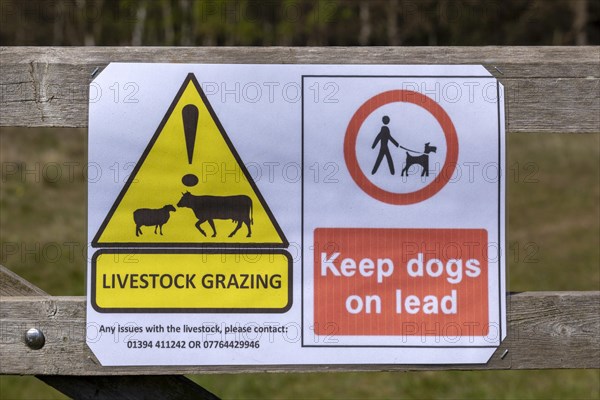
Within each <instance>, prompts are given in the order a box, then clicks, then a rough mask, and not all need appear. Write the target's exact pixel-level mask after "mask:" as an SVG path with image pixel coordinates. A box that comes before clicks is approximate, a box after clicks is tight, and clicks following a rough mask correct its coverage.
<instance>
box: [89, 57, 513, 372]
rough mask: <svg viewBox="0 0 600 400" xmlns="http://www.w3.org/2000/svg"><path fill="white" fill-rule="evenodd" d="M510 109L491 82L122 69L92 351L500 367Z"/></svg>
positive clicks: (344, 71) (111, 132)
mask: <svg viewBox="0 0 600 400" xmlns="http://www.w3.org/2000/svg"><path fill="white" fill-rule="evenodd" d="M503 98H504V97H503V87H502V85H501V84H500V83H499V82H498V81H497V80H496V79H495V78H494V77H493V76H492V75H491V74H490V73H489V72H487V70H486V69H485V68H483V67H482V66H465V65H445V66H440V65H435V66H434V65H430V66H427V65H418V66H408V65H398V66H396V65H394V66H391V65H386V66H383V65H380V66H368V65H360V66H359V65H186V64H122V63H113V64H110V65H109V66H108V67H107V68H106V69H105V70H104V71H102V73H101V74H100V75H99V76H98V77H97V78H96V79H95V80H94V81H93V82H92V83H91V86H90V109H89V163H90V164H89V185H88V188H89V189H88V190H89V200H88V202H89V212H88V237H89V241H90V243H91V245H90V251H89V257H88V258H89V261H88V282H87V293H88V295H87V296H88V309H87V319H88V325H87V326H88V328H87V343H88V345H89V346H90V348H91V349H92V351H93V352H94V354H95V355H96V356H97V358H98V360H99V361H100V362H101V363H102V365H267V364H271V365H273V364H275V365H276V364H286V365H289V364H452V363H461V364H464V363H485V362H487V360H488V359H489V357H490V356H491V355H492V354H493V352H494V351H495V349H496V348H497V347H498V346H499V345H500V343H501V341H502V340H503V339H504V338H505V336H506V302H505V291H506V290H505V285H506V282H505V257H504V250H505V211H504V210H505V201H504V197H505V184H504V176H503V174H502V172H503V168H504V165H505V131H504V105H503Z"/></svg>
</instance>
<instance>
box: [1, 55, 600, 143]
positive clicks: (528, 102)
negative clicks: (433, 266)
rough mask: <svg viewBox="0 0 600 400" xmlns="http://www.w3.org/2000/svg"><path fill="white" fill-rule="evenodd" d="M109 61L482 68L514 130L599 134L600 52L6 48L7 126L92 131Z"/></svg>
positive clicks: (3, 69) (3, 121)
mask: <svg viewBox="0 0 600 400" xmlns="http://www.w3.org/2000/svg"><path fill="white" fill-rule="evenodd" d="M110 62H163V63H217V64H219V63H255V64H266V63H268V64H371V63H373V64H482V65H484V66H485V67H486V68H487V69H488V70H489V71H490V72H491V73H492V74H493V75H495V76H496V77H497V78H498V79H499V80H500V82H502V83H503V84H504V85H505V87H506V94H507V96H506V97H507V127H508V131H509V132H565V133H567V132H600V47H598V46H589V47H352V48H346V47H327V48H319V47H295V48H292V47H262V48H256V47H195V48H185V47H182V48H170V47H79V48H78V47H1V48H0V89H1V93H0V94H1V96H0V126H31V127H33V126H55V127H85V126H87V109H88V104H87V98H88V85H89V83H90V82H91V80H92V77H91V73H92V72H93V71H94V70H95V69H96V68H99V70H100V71H101V70H102V69H103V68H104V67H105V66H106V65H108V63H110Z"/></svg>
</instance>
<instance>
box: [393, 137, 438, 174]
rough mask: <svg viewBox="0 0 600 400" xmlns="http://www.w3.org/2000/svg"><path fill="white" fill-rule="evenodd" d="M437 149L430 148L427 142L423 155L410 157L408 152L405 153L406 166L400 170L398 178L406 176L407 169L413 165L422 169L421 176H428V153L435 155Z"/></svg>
mask: <svg viewBox="0 0 600 400" xmlns="http://www.w3.org/2000/svg"><path fill="white" fill-rule="evenodd" d="M436 152H437V147H435V146H430V145H429V142H427V143H425V150H424V151H423V154H421V155H418V156H413V155H411V154H410V153H409V152H408V151H407V152H406V165H405V166H404V169H402V173H401V174H400V176H405V175H406V176H408V169H409V168H410V167H412V166H413V165H415V164H417V165H420V166H421V167H422V168H423V172H421V176H429V153H436Z"/></svg>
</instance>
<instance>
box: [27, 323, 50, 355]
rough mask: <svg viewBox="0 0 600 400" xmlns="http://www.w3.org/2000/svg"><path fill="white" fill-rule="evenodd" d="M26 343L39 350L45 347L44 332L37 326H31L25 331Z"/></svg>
mask: <svg viewBox="0 0 600 400" xmlns="http://www.w3.org/2000/svg"><path fill="white" fill-rule="evenodd" d="M25 343H26V344H27V346H29V348H30V349H32V350H39V349H41V348H42V347H44V344H45V343H46V338H45V337H44V333H43V332H42V331H40V330H39V329H36V328H31V329H29V330H28V331H27V332H26V333H25Z"/></svg>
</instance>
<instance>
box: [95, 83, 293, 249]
mask: <svg viewBox="0 0 600 400" xmlns="http://www.w3.org/2000/svg"><path fill="white" fill-rule="evenodd" d="M161 232H162V233H161ZM92 246H93V247H231V246H235V247H287V246H288V241H287V239H286V238H285V235H284V234H283V232H282V230H281V228H280V227H279V224H278V223H277V221H276V220H275V217H274V216H273V213H272V212H271V210H270V209H269V207H268V206H267V203H266V202H265V200H264V198H263V197H262V195H261V194H260V191H259V190H258V188H257V186H256V184H255V183H254V181H253V180H252V177H251V176H250V174H249V173H248V170H247V169H246V167H245V166H244V163H243V162H242V160H241V159H240V157H239V155H238V153H237V152H236V150H235V148H234V146H233V144H232V142H231V140H230V139H229V137H228V136H227V133H226V132H225V129H224V128H223V126H222V125H221V123H220V122H219V119H218V118H217V116H216V114H215V112H214V110H213V109H212V107H211V106H210V104H209V102H208V100H207V98H206V96H205V94H204V92H203V91H202V88H201V87H200V85H199V84H198V81H197V80H196V78H195V76H194V74H191V73H190V74H188V76H187V78H186V79H185V81H184V83H183V85H182V86H181V89H180V90H179V92H178V93H177V95H176V97H175V99H174V100H173V103H172V104H171V106H170V107H169V110H168V111H167V113H166V115H165V117H164V118H163V120H162V122H161V124H160V125H159V127H158V129H157V130H156V133H155V134H154V136H153V137H152V139H151V140H150V143H149V144H148V146H147V147H146V150H145V151H144V153H143V154H142V156H141V158H140V160H139V161H138V162H137V164H136V166H135V168H134V170H133V172H132V173H131V175H130V177H129V179H128V180H127V182H126V184H125V186H124V187H123V189H122V190H121V193H120V194H119V196H118V197H117V199H116V201H115V203H114V205H113V206H112V208H111V209H110V211H109V213H108V215H107V216H106V218H105V220H104V222H103V223H102V225H101V226H100V229H99V230H98V233H97V234H96V236H95V237H94V240H93V241H92Z"/></svg>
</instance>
